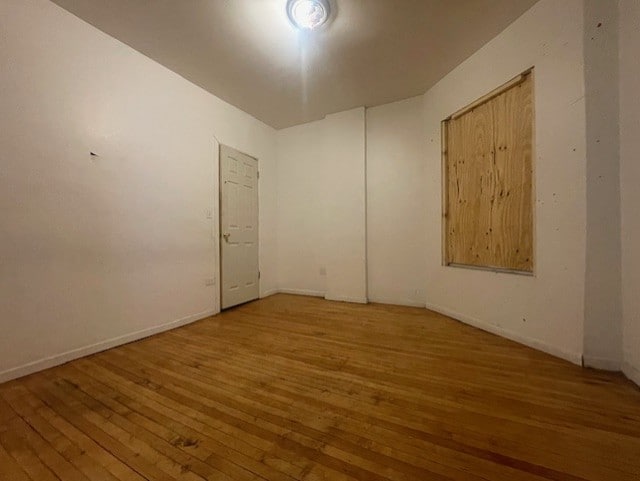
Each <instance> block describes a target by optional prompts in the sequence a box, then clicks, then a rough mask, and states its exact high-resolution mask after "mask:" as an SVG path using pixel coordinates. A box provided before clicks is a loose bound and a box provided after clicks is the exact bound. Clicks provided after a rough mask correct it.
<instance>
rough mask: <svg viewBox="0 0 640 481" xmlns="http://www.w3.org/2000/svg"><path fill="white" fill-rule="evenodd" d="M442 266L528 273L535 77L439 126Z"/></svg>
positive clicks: (528, 74) (530, 265)
mask: <svg viewBox="0 0 640 481" xmlns="http://www.w3.org/2000/svg"><path fill="white" fill-rule="evenodd" d="M442 129H443V132H442V143H443V167H444V168H443V174H444V179H443V189H444V190H443V193H444V195H443V208H444V232H443V234H444V235H443V237H444V239H443V241H444V262H445V264H446V265H460V266H470V267H479V268H488V269H493V270H496V269H497V270H505V271H518V272H525V273H531V272H533V260H534V259H533V163H532V144H533V79H532V72H531V71H528V72H525V73H524V74H522V75H520V76H518V77H516V78H515V79H513V80H511V81H509V82H507V83H506V84H505V85H503V86H502V87H500V88H499V89H496V90H494V91H493V92H490V93H489V94H487V95H486V96H484V97H482V98H480V99H478V100H477V101H475V102H473V103H472V104H470V105H469V106H468V107H465V108H464V109H462V110H460V111H458V112H456V113H455V114H453V115H452V116H451V117H449V118H448V119H447V120H445V121H444V122H443V125H442Z"/></svg>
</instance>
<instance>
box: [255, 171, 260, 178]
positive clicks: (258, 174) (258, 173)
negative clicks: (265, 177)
mask: <svg viewBox="0 0 640 481" xmlns="http://www.w3.org/2000/svg"><path fill="white" fill-rule="evenodd" d="M256 175H257V176H258V179H259V178H260V171H258V172H256Z"/></svg>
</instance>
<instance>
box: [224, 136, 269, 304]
mask: <svg viewBox="0 0 640 481" xmlns="http://www.w3.org/2000/svg"><path fill="white" fill-rule="evenodd" d="M216 142H217V143H218V169H217V171H218V196H217V199H216V201H217V204H218V209H217V212H218V222H214V225H215V229H214V230H216V231H217V232H214V233H213V234H214V237H215V242H217V243H218V246H217V249H216V252H217V254H218V272H217V274H218V291H217V302H216V304H217V305H216V306H215V308H216V311H217V312H222V147H228V148H230V149H233V150H235V151H237V152H240V153H241V154H242V155H246V156H247V157H251V158H252V159H253V160H255V161H256V193H257V196H258V199H257V202H256V204H257V208H256V216H257V218H258V223H257V225H256V232H257V234H258V241H257V245H256V248H257V251H258V299H260V295H261V291H260V285H261V283H260V281H261V280H262V279H261V278H260V277H261V276H260V273H261V270H260V159H258V158H257V157H255V156H253V155H251V154H247V153H246V152H244V151H242V150H240V149H237V148H235V147H232V146H231V145H229V144H224V143H222V142H220V141H219V140H217V139H216ZM229 309H232V308H229Z"/></svg>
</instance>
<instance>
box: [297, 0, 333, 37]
mask: <svg viewBox="0 0 640 481" xmlns="http://www.w3.org/2000/svg"><path fill="white" fill-rule="evenodd" d="M330 13H331V12H330V9H329V2H328V1H327V0H288V2H287V15H288V16H289V20H291V23H293V24H294V25H295V26H296V27H298V28H299V29H301V30H315V29H316V28H318V27H320V26H322V25H324V24H325V23H326V22H327V20H329V14H330Z"/></svg>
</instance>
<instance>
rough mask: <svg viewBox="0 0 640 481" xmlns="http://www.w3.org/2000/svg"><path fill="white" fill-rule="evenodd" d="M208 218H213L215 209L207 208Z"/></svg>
mask: <svg viewBox="0 0 640 481" xmlns="http://www.w3.org/2000/svg"><path fill="white" fill-rule="evenodd" d="M206 215H207V219H213V209H207V210H206Z"/></svg>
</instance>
